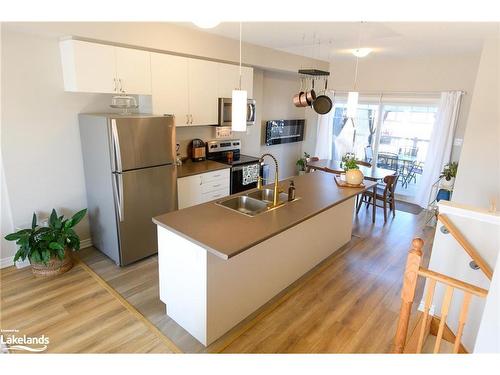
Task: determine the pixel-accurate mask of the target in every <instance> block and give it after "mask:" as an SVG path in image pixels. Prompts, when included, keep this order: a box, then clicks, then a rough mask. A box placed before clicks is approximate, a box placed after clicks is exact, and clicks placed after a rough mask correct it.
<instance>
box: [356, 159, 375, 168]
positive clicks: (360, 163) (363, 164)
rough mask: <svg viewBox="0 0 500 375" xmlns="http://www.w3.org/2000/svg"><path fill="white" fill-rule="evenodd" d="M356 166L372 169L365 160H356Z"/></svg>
mask: <svg viewBox="0 0 500 375" xmlns="http://www.w3.org/2000/svg"><path fill="white" fill-rule="evenodd" d="M356 164H357V165H362V166H363V167H368V168H371V167H372V164H371V163H368V162H367V161H363V160H356Z"/></svg>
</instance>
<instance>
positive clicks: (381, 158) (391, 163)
mask: <svg viewBox="0 0 500 375" xmlns="http://www.w3.org/2000/svg"><path fill="white" fill-rule="evenodd" d="M398 163H399V160H398V154H395V153H393V152H380V153H379V154H378V163H377V166H378V167H381V168H385V169H391V170H393V171H397V170H398Z"/></svg>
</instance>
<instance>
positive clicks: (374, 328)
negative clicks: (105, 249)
mask: <svg viewBox="0 0 500 375" xmlns="http://www.w3.org/2000/svg"><path fill="white" fill-rule="evenodd" d="M381 212H382V211H381V210H378V213H377V214H378V217H377V221H376V224H375V225H372V223H371V216H370V213H371V210H365V209H364V208H362V210H361V211H360V215H359V217H358V218H357V219H356V221H355V226H354V231H353V238H352V240H351V241H350V242H349V244H347V245H346V246H344V247H343V248H342V249H340V250H339V251H338V252H337V253H335V254H334V255H333V256H331V257H330V258H328V259H327V260H325V261H324V262H322V263H321V264H320V265H318V266H317V267H316V268H315V269H313V270H311V271H310V272H309V273H308V274H306V275H304V277H302V278H301V279H299V280H298V281H297V282H295V283H294V284H292V285H291V286H290V287H288V288H287V289H286V290H285V291H283V292H282V293H281V294H280V295H278V296H277V297H275V298H273V300H271V301H270V302H269V303H267V304H266V305H265V306H263V307H262V308H261V309H259V310H258V311H257V312H256V313H254V314H252V315H251V316H250V317H248V318H247V319H245V320H244V321H243V322H242V323H240V324H239V325H238V326H236V327H235V328H234V329H232V330H231V331H230V332H228V333H227V334H226V335H224V336H223V337H222V338H221V339H219V340H217V341H216V342H215V343H213V344H212V345H210V346H209V347H208V348H204V347H203V346H202V345H201V344H199V343H198V342H197V341H196V340H195V339H194V338H193V337H192V336H191V335H189V334H188V333H187V332H186V331H185V330H184V329H183V328H182V327H180V326H178V325H177V324H176V323H175V322H174V321H172V320H171V319H170V318H169V317H168V316H167V315H166V314H165V306H164V304H163V303H162V302H161V301H160V300H159V297H158V295H159V292H158V269H157V257H156V256H153V257H150V258H148V259H146V260H143V261H141V262H138V263H135V264H133V265H131V266H128V267H124V268H119V267H117V266H115V265H114V263H112V262H111V261H110V260H109V259H108V258H106V257H105V256H103V255H102V254H101V253H100V252H98V251H96V250H94V249H86V250H84V251H83V252H82V253H81V255H80V256H81V258H82V259H83V260H84V261H85V262H86V263H87V264H89V266H90V267H92V268H93V269H94V270H95V271H96V272H97V273H98V274H99V275H101V276H102V277H103V278H104V279H105V280H106V281H107V282H108V283H109V284H110V285H111V286H112V287H113V288H115V289H116V290H117V291H118V292H119V293H120V294H122V295H123V296H124V297H125V298H126V299H127V300H128V301H129V302H130V303H132V304H133V305H134V306H135V307H136V308H137V309H138V310H139V311H140V312H141V313H142V314H144V315H145V316H146V317H148V319H150V320H151V321H152V322H153V323H154V324H155V325H156V326H157V327H158V328H159V329H160V330H161V331H162V332H164V333H165V334H166V335H167V336H168V337H169V338H170V339H172V341H173V342H174V343H175V344H176V345H177V346H178V347H179V348H180V349H181V350H182V351H184V352H191V353H193V352H227V353H296V352H298V353H310V352H318V353H386V352H389V351H390V350H391V345H392V339H393V336H394V332H395V327H396V322H397V316H398V313H399V304H400V290H401V285H402V276H403V271H404V266H405V262H406V255H407V252H408V250H409V246H410V243H411V240H412V239H413V237H415V236H421V237H422V238H424V240H425V241H426V246H425V258H424V263H426V262H427V261H428V259H429V256H430V248H431V245H432V238H433V235H434V229H433V228H430V227H424V219H425V214H424V213H421V214H420V215H412V214H409V213H406V212H400V211H398V212H397V214H396V218H395V219H392V216H391V217H390V219H389V220H388V222H387V224H386V225H384V224H383V217H382V214H381ZM332 230H335V228H332ZM421 288H422V287H421V286H420V289H421Z"/></svg>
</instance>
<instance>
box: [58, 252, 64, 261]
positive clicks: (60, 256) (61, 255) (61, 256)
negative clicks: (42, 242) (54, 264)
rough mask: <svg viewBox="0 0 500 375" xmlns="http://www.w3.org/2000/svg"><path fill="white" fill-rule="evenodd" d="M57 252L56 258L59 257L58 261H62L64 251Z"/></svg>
mask: <svg viewBox="0 0 500 375" xmlns="http://www.w3.org/2000/svg"><path fill="white" fill-rule="evenodd" d="M56 252H57V256H58V257H59V259H61V260H63V259H64V250H61V249H59V250H56Z"/></svg>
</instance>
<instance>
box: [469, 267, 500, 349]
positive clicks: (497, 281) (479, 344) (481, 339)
mask: <svg viewBox="0 0 500 375" xmlns="http://www.w3.org/2000/svg"><path fill="white" fill-rule="evenodd" d="M495 269H496V270H500V257H498V258H497V264H496V267H495ZM499 318H500V272H495V273H494V274H493V280H492V281H491V284H490V290H489V293H488V297H487V299H486V306H485V307H484V312H483V317H482V319H481V325H480V327H479V332H478V334H477V339H476V345H475V346H474V353H500V319H499Z"/></svg>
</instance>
